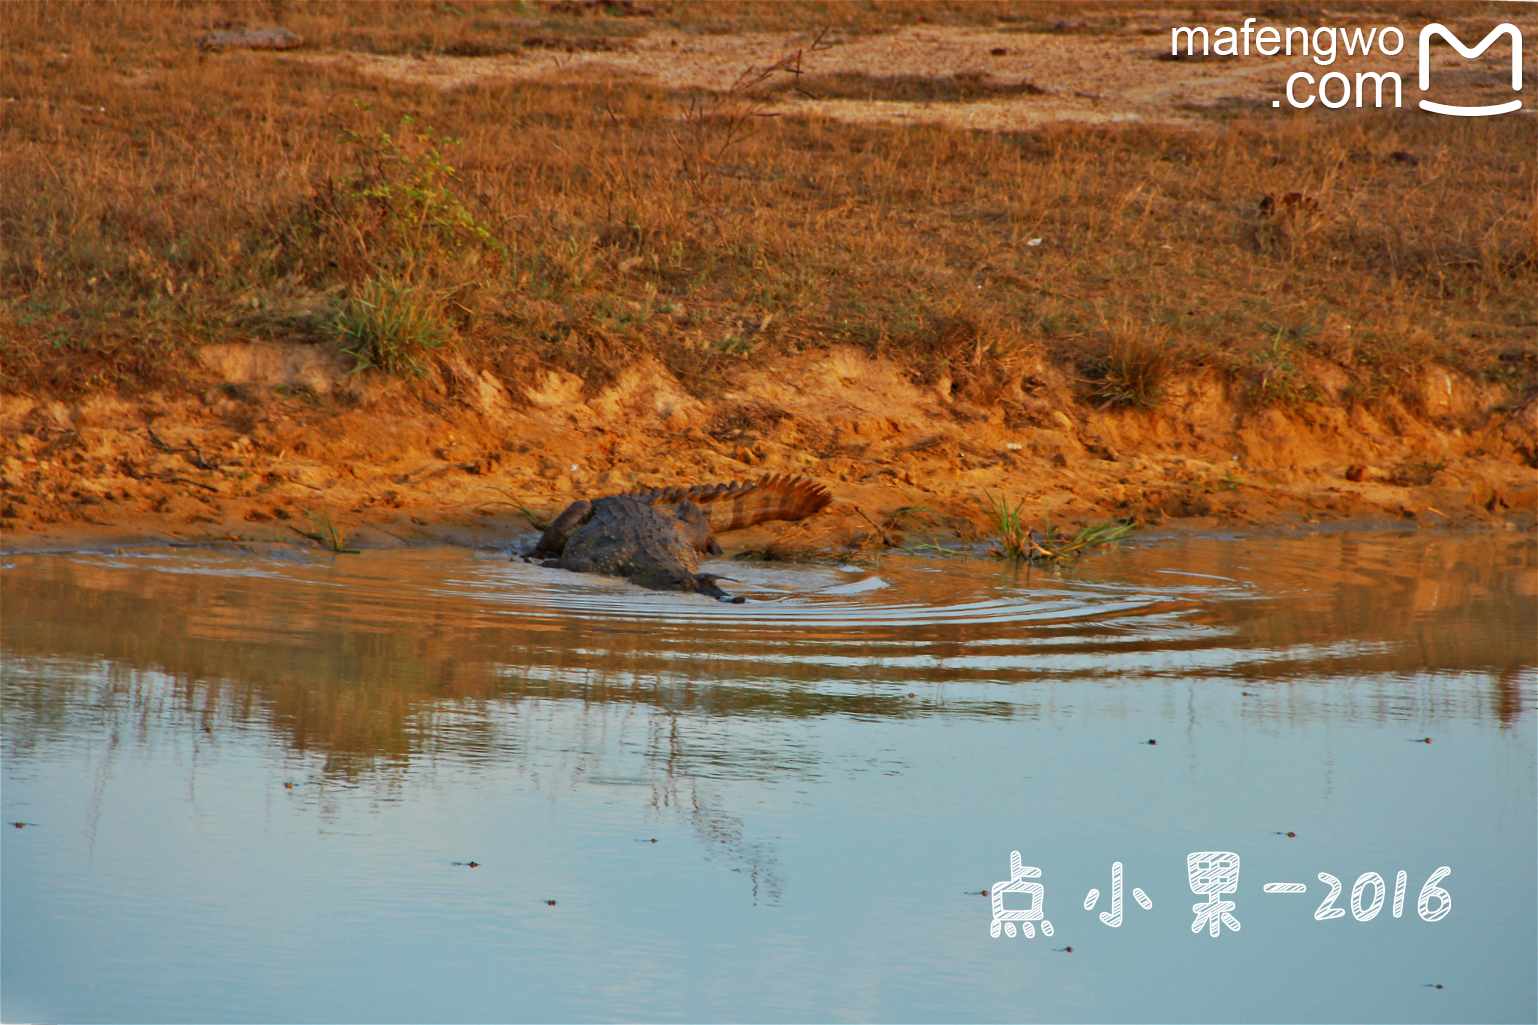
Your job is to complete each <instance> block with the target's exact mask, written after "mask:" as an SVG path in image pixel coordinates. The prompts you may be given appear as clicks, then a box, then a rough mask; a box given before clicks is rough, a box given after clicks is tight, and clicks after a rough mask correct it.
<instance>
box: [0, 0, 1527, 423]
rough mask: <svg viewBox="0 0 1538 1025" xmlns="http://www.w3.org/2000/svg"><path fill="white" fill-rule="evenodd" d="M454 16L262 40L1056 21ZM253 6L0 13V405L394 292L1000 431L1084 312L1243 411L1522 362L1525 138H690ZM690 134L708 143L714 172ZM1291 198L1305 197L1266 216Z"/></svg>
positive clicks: (1079, 358) (314, 335)
mask: <svg viewBox="0 0 1538 1025" xmlns="http://www.w3.org/2000/svg"><path fill="white" fill-rule="evenodd" d="M451 6H452V5H447V4H443V5H432V6H431V7H423V6H419V5H415V4H412V5H389V4H381V5H363V6H347V5H310V4H297V5H294V6H292V7H285V8H283V12H284V17H283V22H284V24H287V25H289V26H290V27H292V28H294V29H296V30H297V31H299V32H300V33H301V34H303V35H305V36H306V38H307V40H308V41H309V42H310V43H311V44H312V45H315V46H322V47H328V46H329V47H338V48H354V49H367V50H374V51H379V52H390V53H410V52H415V51H424V50H431V51H435V52H445V51H447V50H449V49H451V48H453V47H455V46H456V45H465V46H468V45H470V44H471V43H474V44H475V45H485V46H495V45H500V44H499V42H498V41H499V40H501V41H505V42H508V43H509V45H512V44H513V43H516V44H517V45H523V40H524V39H527V38H536V37H538V38H557V37H571V38H589V37H593V38H596V37H602V38H606V39H620V38H624V37H625V36H627V35H634V34H635V33H637V32H641V31H644V30H646V29H647V28H648V27H650V23H651V21H656V20H658V19H661V20H665V21H668V22H669V23H671V24H673V25H675V26H679V27H682V28H684V29H686V30H688V31H701V32H713V31H722V30H724V29H725V28H726V27H727V26H728V25H729V24H731V25H742V26H747V27H769V28H773V27H787V25H786V22H787V21H794V20H795V19H797V18H799V19H801V21H800V22H799V25H800V26H801V27H804V28H808V29H810V28H812V27H814V26H815V25H816V24H819V23H827V22H832V23H833V24H834V27H835V29H836V30H838V31H844V32H855V31H878V30H880V29H881V28H883V27H886V26H888V25H891V24H895V23H897V22H899V21H902V20H904V19H907V20H910V21H911V20H914V19H916V18H917V17H918V16H919V14H921V13H922V14H923V15H924V16H925V17H930V18H932V19H934V20H945V19H952V20H966V19H974V20H977V19H981V18H983V17H984V16H985V13H986V17H987V18H988V19H989V20H994V19H1009V18H1015V19H1017V20H1020V21H1021V23H1022V24H1024V23H1026V22H1029V23H1030V24H1031V25H1038V24H1039V26H1045V30H1051V25H1050V18H1051V17H1052V16H1053V15H1054V12H1057V11H1060V10H1062V9H1063V8H1061V6H1060V5H1028V4H1027V5H1010V6H1002V7H990V8H977V7H969V6H959V5H953V4H935V5H927V6H925V5H910V4H904V5H891V6H883V7H879V8H876V9H874V13H872V9H869V8H865V7H864V6H863V5H860V6H859V7H856V5H828V6H826V7H824V6H821V5H812V6H810V7H808V6H805V5H803V6H795V5H740V6H733V7H716V6H706V7H690V6H685V5H678V4H642V5H640V6H642V7H652V8H656V9H657V10H656V11H654V14H653V15H652V17H651V19H650V21H649V20H648V18H646V17H607V16H604V15H602V14H599V13H595V12H594V11H593V10H591V9H586V8H570V9H567V8H563V7H561V6H560V5H557V7H556V8H555V9H552V8H540V7H530V6H527V5H523V6H520V5H518V4H505V5H502V4H492V5H485V6H474V7H471V8H469V9H468V13H464V12H462V13H461V15H459V16H455V15H452V14H449V13H445V12H446V11H447V10H448V9H450V8H451ZM270 10H271V9H270V8H269V6H267V5H262V6H242V5H234V4H212V5H178V6H161V5H113V6H95V5H90V6H85V5H79V6H77V5H64V6H53V5H39V4H11V5H5V6H3V7H0V36H3V37H4V38H5V39H7V41H8V44H7V45H8V47H9V48H10V52H9V53H8V55H7V56H8V59H7V61H6V63H5V65H4V67H3V69H0V97H5V98H8V100H11V101H13V102H4V103H3V104H0V119H3V120H0V386H3V387H6V388H9V389H23V390H32V391H41V392H52V393H63V392H68V391H72V390H81V389H88V388H93V387H104V386H125V387H126V386H133V385H135V384H166V383H170V382H175V381H176V380H178V379H179V378H180V376H181V375H182V373H183V371H184V368H185V367H187V366H188V365H189V364H188V355H189V353H190V352H191V351H192V350H193V349H194V348H195V347H196V346H197V345H199V344H202V343H204V342H210V341H221V340H230V339H239V338H287V339H295V340H305V341H314V342H327V343H340V342H341V341H343V340H344V339H343V336H342V333H341V332H340V330H339V327H338V325H339V323H341V321H340V320H339V317H341V316H342V315H343V314H344V313H345V311H346V310H347V309H348V308H349V307H348V305H347V304H348V303H349V302H352V301H354V300H356V299H357V297H358V296H360V295H364V294H366V292H365V290H366V289H368V288H375V289H378V288H381V287H387V286H388V287H399V288H405V289H414V290H416V291H415V292H413V294H419V295H421V296H424V297H426V300H424V301H430V303H431V309H432V311H433V315H434V316H436V317H437V318H439V326H441V327H442V329H443V330H444V332H446V334H445V337H446V338H451V339H453V340H455V342H456V344H457V345H458V346H459V347H460V348H461V350H462V351H463V353H464V354H465V355H466V357H467V358H468V359H469V360H470V361H471V362H472V363H473V364H476V365H479V366H486V367H490V368H492V369H494V370H497V371H498V372H500V373H502V374H503V375H504V376H506V377H508V378H510V379H513V380H519V379H523V378H524V377H525V376H526V375H527V374H529V373H530V372H531V371H532V370H534V369H536V368H538V367H540V366H561V367H565V368H569V369H571V370H574V371H576V372H578V373H580V374H582V375H583V376H584V377H586V378H587V379H589V381H591V382H594V383H595V384H597V383H602V382H603V381H604V380H607V379H610V378H611V377H612V376H613V375H614V373H615V372H616V371H617V370H618V368H620V367H621V366H623V365H624V364H625V363H626V362H627V361H629V360H631V359H634V358H635V357H637V356H639V355H643V354H644V355H649V356H652V357H655V358H658V359H660V360H661V361H662V362H663V363H664V364H666V365H667V366H669V367H670V368H671V369H672V370H673V371H674V372H675V373H676V374H678V375H679V377H680V378H681V379H682V380H683V381H684V382H685V383H686V384H687V385H688V386H690V387H692V388H695V389H696V390H700V391H709V390H710V389H712V388H716V387H719V386H721V385H722V384H723V383H724V382H725V380H726V379H727V378H728V377H729V375H730V373H731V372H732V369H733V368H734V367H736V366H739V365H741V363H742V362H743V361H751V360H755V359H760V358H762V357H764V356H767V355H771V354H778V353H786V352H791V351H798V350H801V349H805V348H807V347H819V346H825V345H830V344H835V343H852V344H855V345H859V346H863V347H866V348H868V349H870V350H872V351H882V352H884V353H886V354H888V355H890V356H892V357H894V358H897V359H900V360H904V361H906V362H907V364H908V365H909V366H911V367H912V370H913V373H914V375H915V376H916V377H918V378H921V379H926V380H939V379H942V378H943V379H949V380H950V381H952V383H953V386H954V388H955V389H956V391H957V392H958V394H960V395H961V396H963V397H969V398H972V399H973V400H975V401H980V402H993V401H998V400H1000V399H1001V398H1003V397H1006V396H1007V395H1008V393H1009V388H1008V387H1007V385H1008V383H1009V379H1010V376H1011V374H1012V373H1014V371H1013V369H1012V368H1013V365H1014V359H1015V356H1016V355H1017V354H1018V353H1019V351H1020V350H1021V348H1022V346H1035V347H1040V348H1043V349H1045V350H1046V351H1048V352H1049V353H1051V354H1053V355H1054V356H1055V357H1056V358H1058V359H1061V360H1063V361H1064V362H1066V363H1070V364H1072V365H1074V366H1076V367H1077V368H1079V372H1080V373H1081V374H1082V373H1083V371H1084V369H1085V368H1087V367H1089V366H1090V365H1091V364H1092V363H1093V361H1094V360H1095V359H1097V358H1106V357H1107V355H1108V352H1107V342H1106V330H1105V327H1104V325H1105V324H1107V323H1115V324H1123V323H1125V324H1128V325H1132V326H1133V328H1134V329H1135V331H1136V332H1138V333H1141V334H1142V335H1144V336H1147V337H1167V338H1169V339H1170V343H1171V348H1170V349H1168V350H1161V358H1169V357H1168V353H1171V352H1173V353H1178V358H1179V359H1180V360H1184V361H1187V362H1194V363H1203V364H1208V365H1216V366H1220V367H1224V368H1226V369H1228V370H1229V371H1231V372H1232V373H1234V374H1236V375H1238V376H1240V377H1242V378H1244V379H1246V380H1249V381H1252V382H1274V381H1276V380H1277V379H1278V378H1277V369H1278V367H1279V366H1280V365H1281V364H1280V363H1279V362H1278V361H1279V360H1283V359H1284V357H1286V358H1289V359H1290V358H1291V357H1292V356H1297V357H1299V358H1301V356H1302V355H1307V354H1313V355H1317V356H1321V357H1325V358H1329V359H1331V360H1334V361H1336V362H1338V363H1340V364H1341V365H1343V366H1346V367H1348V368H1350V369H1351V371H1352V373H1353V374H1354V375H1356V376H1357V377H1358V379H1359V382H1360V386H1361V389H1362V391H1361V393H1362V394H1376V393H1381V391H1382V390H1383V389H1384V388H1392V387H1397V385H1396V382H1398V381H1401V380H1408V379H1409V377H1410V374H1411V372H1412V371H1413V370H1415V369H1416V368H1417V367H1419V366H1421V365H1422V364H1424V363H1425V362H1427V361H1433V360H1437V361H1442V362H1444V363H1448V364H1450V365H1453V366H1456V367H1458V368H1460V369H1464V370H1468V371H1472V372H1476V373H1485V374H1491V375H1494V374H1500V373H1515V372H1517V371H1516V370H1513V369H1512V368H1527V370H1528V371H1530V368H1531V367H1532V366H1533V362H1532V358H1531V356H1530V353H1531V351H1532V347H1533V342H1532V338H1533V333H1534V324H1535V322H1538V317H1535V302H1534V296H1535V295H1538V256H1535V254H1538V214H1535V212H1534V205H1535V203H1534V200H1535V195H1538V185H1535V170H1534V154H1533V146H1532V126H1531V119H1523V118H1518V117H1513V118H1492V119H1463V118H1438V117H1432V116H1428V115H1421V114H1419V113H1409V112H1407V113H1402V114H1397V115H1391V114H1387V113H1379V112H1373V113H1371V114H1363V115H1357V114H1353V113H1350V112H1348V111H1344V110H1343V111H1339V112H1335V114H1334V116H1332V117H1330V118H1328V119H1324V118H1317V117H1312V116H1296V115H1293V116H1289V115H1287V114H1285V113H1280V112H1276V113H1273V112H1272V111H1269V110H1266V111H1245V110H1235V111H1231V112H1229V113H1228V114H1226V115H1223V116H1222V117H1221V118H1219V117H1217V116H1215V117H1214V120H1213V122H1212V124H1211V125H1210V126H1209V127H1207V128H1205V129H1202V130H1194V131H1193V130H1187V129H1173V128H1155V127H1119V128H1093V127H1084V126H1069V125H1058V126H1050V127H1047V128H1044V129H1041V130H1038V131H1031V132H1022V133H1017V134H984V133H968V132H961V131H953V130H948V129H942V128H936V127H923V126H912V127H878V126H857V125H849V124H843V123H838V122H833V121H827V120H820V119H813V118H804V117H781V118H758V119H755V124H754V126H753V130H752V131H751V132H741V133H739V134H738V135H736V136H733V137H729V138H728V137H727V136H726V135H725V134H723V133H727V132H729V131H731V123H732V122H731V117H732V115H731V113H730V110H728V109H727V108H725V107H723V106H721V105H717V106H716V107H711V106H710V105H709V104H708V103H705V104H701V103H698V102H696V104H695V107H694V108H693V109H694V110H695V111H696V112H697V113H696V115H694V116H695V120H694V121H693V122H690V121H689V119H688V116H686V114H685V111H687V110H688V109H689V104H690V102H691V98H689V97H681V96H677V95H673V94H670V93H668V92H666V91H664V90H662V89H660V88H657V87H654V86H651V85H648V84H645V83H636V82H629V81H607V80H593V79H589V80H574V81H560V82H557V81H544V82H500V83H498V82H493V83H483V84H479V85H474V86H469V87H464V88H459V89H455V90H451V91H440V90H438V89H435V88H430V87H422V86H415V85H404V84H399V83H391V82H388V81H384V80H381V79H376V78H367V77H364V76H362V75H360V74H357V73H354V72H352V71H349V70H347V69H345V68H342V67H321V66H318V65H315V64H310V63H304V62H301V61H298V60H296V59H294V58H293V57H292V56H289V55H285V54H273V53H244V52H229V53H225V54H204V53H200V52H198V51H197V50H196V48H195V47H194V46H192V45H191V42H190V41H191V39H192V38H193V37H195V36H196V35H197V34H198V33H200V32H202V31H205V30H207V29H208V28H210V27H214V26H218V25H222V24H228V23H232V22H233V23H239V22H247V23H251V24H264V23H268V22H269V21H270V20H271V15H270ZM862 11H863V12H864V13H861V12H862ZM658 12H660V13H658ZM980 12H984V13H980ZM1030 19H1036V20H1035V21H1031V20H1030ZM1066 30H1067V29H1064V31H1066ZM846 84H847V83H846ZM855 85H856V86H860V85H861V84H860V83H855ZM920 85H922V86H923V88H926V89H934V88H938V87H937V86H935V84H934V83H927V84H925V83H920ZM864 86H869V83H864ZM910 86H912V83H909V84H907V85H903V84H901V83H899V85H898V86H893V85H892V84H891V83H887V84H886V85H884V86H883V88H898V87H900V88H909V87H910ZM862 87H863V86H862ZM912 87H913V88H918V86H912ZM955 87H956V83H954V82H952V83H950V85H949V86H947V88H952V89H954V88H955ZM851 88H854V86H851ZM937 98H941V99H944V98H948V97H937ZM966 98H967V97H965V96H958V97H954V98H953V99H954V100H955V101H957V102H960V101H963V100H965V99H966ZM693 99H694V100H695V101H698V100H699V97H694V98H693ZM707 99H708V98H707ZM103 108H104V109H103ZM713 111H714V113H713ZM407 118H410V119H411V120H410V121H409V122H408V121H405V120H404V119H407ZM687 130H694V131H697V132H698V133H700V136H701V138H704V139H705V140H706V141H707V142H708V141H710V140H711V139H712V138H713V139H715V140H716V141H718V142H719V141H723V140H724V141H725V142H727V143H728V144H727V145H726V146H724V147H720V148H718V149H717V150H713V151H710V152H711V153H712V154H713V155H712V158H711V160H712V162H711V163H710V165H709V169H708V170H709V173H700V170H699V166H698V165H696V166H695V167H693V168H691V167H690V165H689V160H690V156H689V153H690V150H689V148H688V147H686V146H680V144H679V140H680V137H681V134H680V133H681V131H687ZM712 132H715V133H717V134H716V135H714V136H712V135H711V133H712ZM386 138H387V139H388V140H389V142H388V144H385V143H384V142H381V140H382V139H386ZM694 152H696V153H697V152H699V151H698V150H695V151H694ZM1397 154H1410V155H1412V156H1413V157H1414V160H1413V161H1411V160H1406V159H1404V158H1403V157H1402V156H1397ZM424 169H426V170H424ZM435 189H439V190H441V191H439V192H434V191H433V190H435ZM1292 192H1300V193H1302V194H1303V195H1305V196H1307V197H1308V199H1309V200H1310V204H1302V205H1299V204H1294V205H1293V208H1289V209H1288V210H1287V211H1285V212H1284V211H1278V210H1276V209H1272V210H1269V211H1263V210H1262V209H1261V200H1262V198H1263V197H1265V196H1267V195H1273V196H1283V195H1286V194H1288V193H1292ZM424 225H425V227H424ZM1033 239H1041V240H1042V241H1041V242H1040V244H1039V245H1034V246H1033V245H1029V244H1028V243H1029V242H1030V241H1031V240H1033ZM381 283H383V285H382V284H381ZM1279 340H1280V341H1279ZM1283 344H1284V345H1285V351H1284V350H1283V349H1282V348H1279V345H1283ZM1123 349H1124V350H1125V349H1126V347H1125V346H1123ZM1128 352H1130V350H1128ZM1126 354H1127V352H1124V355H1126ZM1289 354H1290V355H1289ZM1503 354H1504V355H1505V359H1504V360H1503V359H1502V358H1501V357H1502V355H1503ZM1513 354H1515V355H1513ZM1131 355H1133V356H1137V354H1136V353H1131ZM1146 355H1147V354H1146V353H1144V356H1146ZM1134 362H1136V360H1134ZM1147 362H1148V361H1147V360H1146V359H1144V360H1143V363H1144V364H1146V363H1147ZM1288 365H1291V364H1288ZM1133 369H1135V368H1133ZM1167 370H1168V368H1159V372H1160V373H1165V372H1167ZM1268 375H1269V376H1268ZM1102 379H1105V378H1104V377H1102ZM1256 387H1257V388H1259V389H1260V390H1258V391H1256V392H1255V393H1254V394H1256V395H1257V396H1264V394H1265V392H1264V389H1265V388H1267V387H1270V385H1269V384H1268V383H1262V384H1259V385H1256ZM1373 389H1377V391H1376V392H1374V391H1373ZM1137 394H1140V395H1144V396H1153V395H1155V394H1156V389H1153V390H1150V389H1147V388H1143V389H1142V390H1140V391H1139V392H1138V393H1137ZM1283 397H1284V398H1286V396H1283ZM1270 398H1271V399H1272V400H1276V396H1275V395H1272V396H1270ZM1303 398H1304V400H1306V396H1304V397H1303ZM1132 404H1138V403H1132Z"/></svg>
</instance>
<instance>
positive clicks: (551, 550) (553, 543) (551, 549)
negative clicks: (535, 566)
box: [525, 498, 593, 558]
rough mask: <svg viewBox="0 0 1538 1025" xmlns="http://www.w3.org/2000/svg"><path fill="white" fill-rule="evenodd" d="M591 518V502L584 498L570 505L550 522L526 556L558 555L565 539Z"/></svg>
mask: <svg viewBox="0 0 1538 1025" xmlns="http://www.w3.org/2000/svg"><path fill="white" fill-rule="evenodd" d="M592 517H593V503H592V502H589V501H588V500H587V499H585V498H584V499H582V500H581V501H580V502H573V503H571V505H568V506H567V507H566V509H565V511H564V512H562V513H561V515H559V516H557V517H556V518H555V519H553V520H551V521H550V526H548V527H546V528H545V532H544V533H543V534H541V535H540V536H539V543H538V544H536V545H535V546H534V548H533V550H532V551H530V552H529V553H528V556H534V555H560V554H561V553H562V552H564V551H565V550H566V539H567V538H569V537H571V535H572V532H573V531H574V530H576V529H577V528H578V527H580V526H582V524H584V523H586V522H587V521H588V520H590V519H592ZM528 556H525V558H527V557H528Z"/></svg>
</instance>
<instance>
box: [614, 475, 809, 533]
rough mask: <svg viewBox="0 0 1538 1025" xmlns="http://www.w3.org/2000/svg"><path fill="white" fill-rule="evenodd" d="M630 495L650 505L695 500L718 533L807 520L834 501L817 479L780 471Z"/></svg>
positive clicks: (713, 529)
mask: <svg viewBox="0 0 1538 1025" xmlns="http://www.w3.org/2000/svg"><path fill="white" fill-rule="evenodd" d="M631 496H632V497H634V498H638V499H640V500H641V501H643V502H648V503H650V504H651V505H672V504H674V503H677V502H693V503H694V504H695V505H697V506H699V507H700V508H701V509H702V510H704V512H705V516H706V518H707V519H708V520H709V521H710V529H711V530H712V531H717V532H719V531H723V530H737V529H738V528H740V527H751V526H753V525H754V524H755V523H764V522H767V521H768V520H804V519H806V518H807V517H808V516H811V515H812V514H813V513H815V512H818V511H819V510H821V509H822V508H823V507H824V506H826V505H827V504H828V503H829V502H831V501H833V494H832V493H831V492H830V491H829V490H828V489H827V488H826V487H824V486H823V485H821V484H819V483H817V482H816V481H812V480H807V479H806V478H805V477H793V476H791V475H789V474H781V473H775V474H769V475H767V476H764V477H760V478H759V479H758V480H756V481H733V482H732V483H730V484H698V485H695V486H694V487H692V488H680V487H671V488H648V489H646V490H644V491H634V492H631Z"/></svg>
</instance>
